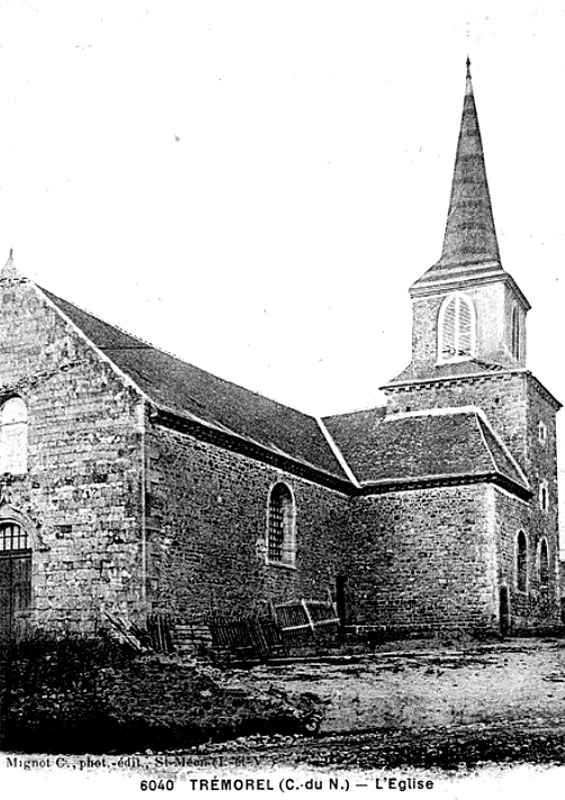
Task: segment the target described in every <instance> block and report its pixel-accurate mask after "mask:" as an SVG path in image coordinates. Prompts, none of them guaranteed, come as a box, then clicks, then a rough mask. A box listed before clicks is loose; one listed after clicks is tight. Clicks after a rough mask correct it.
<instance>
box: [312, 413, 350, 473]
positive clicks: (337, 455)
mask: <svg viewBox="0 0 565 800" xmlns="http://www.w3.org/2000/svg"><path fill="white" fill-rule="evenodd" d="M314 419H315V420H316V422H317V423H318V427H319V428H320V430H321V432H322V435H323V436H324V439H325V440H326V442H327V443H328V444H329V446H330V450H331V451H332V453H333V454H334V456H335V458H336V460H337V461H338V463H339V465H340V467H341V468H342V469H343V471H344V472H345V474H346V475H347V477H348V478H349V480H350V481H351V483H352V484H353V485H354V486H355V488H356V489H360V488H361V484H360V483H359V481H358V479H357V476H356V475H355V473H354V472H353V470H352V469H351V467H350V466H349V464H348V463H347V461H346V459H345V456H344V455H343V453H342V452H341V450H340V448H339V446H338V444H337V443H336V442H335V441H334V439H333V437H332V435H331V433H330V432H329V430H328V429H327V428H326V426H325V423H324V422H323V420H322V418H321V417H314Z"/></svg>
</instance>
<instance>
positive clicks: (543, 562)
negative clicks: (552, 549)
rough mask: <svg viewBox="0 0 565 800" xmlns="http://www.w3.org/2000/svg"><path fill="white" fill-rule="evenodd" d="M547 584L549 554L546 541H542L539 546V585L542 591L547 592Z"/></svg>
mask: <svg viewBox="0 0 565 800" xmlns="http://www.w3.org/2000/svg"><path fill="white" fill-rule="evenodd" d="M548 584H549V554H548V551H547V539H542V540H541V542H540V546H539V585H540V589H541V590H542V591H545V590H547V587H548Z"/></svg>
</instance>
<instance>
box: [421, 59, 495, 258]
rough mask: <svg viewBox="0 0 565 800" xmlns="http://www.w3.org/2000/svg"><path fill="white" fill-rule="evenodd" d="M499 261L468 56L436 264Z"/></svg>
mask: <svg viewBox="0 0 565 800" xmlns="http://www.w3.org/2000/svg"><path fill="white" fill-rule="evenodd" d="M486 261H496V262H500V253H499V249H498V241H497V238H496V230H495V227H494V218H493V214H492V205H491V201H490V192H489V188H488V182H487V175H486V169H485V159H484V155H483V144H482V141H481V132H480V130H479V120H478V117H477V108H476V106H475V97H474V94H473V81H472V78H471V60H470V59H469V57H467V77H466V86H465V99H464V101H463V116H462V118H461V129H460V132H459V141H458V143H457V155H456V157H455V169H454V171H453V183H452V186H451V198H450V201H449V212H448V215H447V225H446V228H445V237H444V241H443V251H442V254H441V258H440V260H439V262H438V263H437V265H436V266H437V267H443V266H452V265H455V264H466V263H473V264H480V263H484V262H486Z"/></svg>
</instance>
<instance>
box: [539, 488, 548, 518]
mask: <svg viewBox="0 0 565 800" xmlns="http://www.w3.org/2000/svg"><path fill="white" fill-rule="evenodd" d="M539 507H540V509H541V510H542V511H545V512H547V511H548V509H549V489H548V486H547V481H542V482H541V483H540V486H539Z"/></svg>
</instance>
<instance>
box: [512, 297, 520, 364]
mask: <svg viewBox="0 0 565 800" xmlns="http://www.w3.org/2000/svg"><path fill="white" fill-rule="evenodd" d="M512 355H513V356H514V358H516V359H519V358H520V312H519V311H518V307H517V306H514V308H513V309H512Z"/></svg>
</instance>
